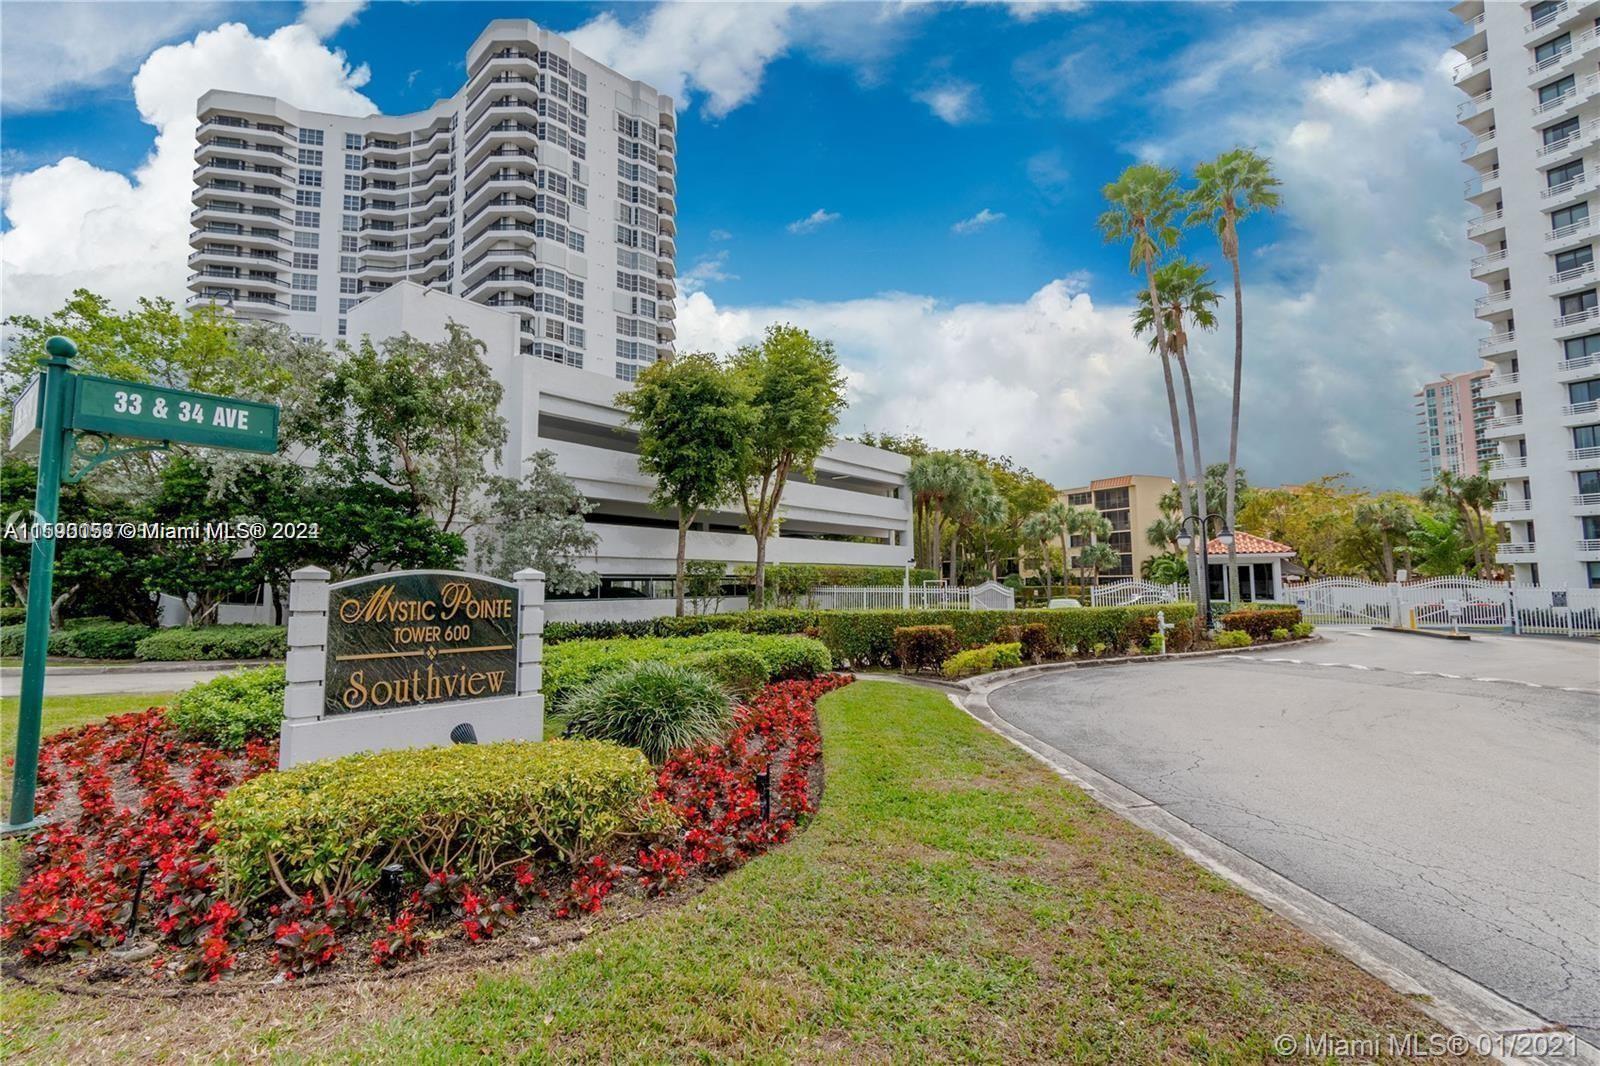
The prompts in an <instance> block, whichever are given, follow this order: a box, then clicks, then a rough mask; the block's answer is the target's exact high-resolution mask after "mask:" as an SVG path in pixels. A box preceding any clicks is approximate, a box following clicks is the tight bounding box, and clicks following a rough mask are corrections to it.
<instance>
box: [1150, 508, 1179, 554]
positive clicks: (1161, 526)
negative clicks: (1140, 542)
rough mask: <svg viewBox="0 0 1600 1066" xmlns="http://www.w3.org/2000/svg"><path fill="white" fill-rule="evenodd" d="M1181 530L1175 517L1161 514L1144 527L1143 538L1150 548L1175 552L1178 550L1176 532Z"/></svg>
mask: <svg viewBox="0 0 1600 1066" xmlns="http://www.w3.org/2000/svg"><path fill="white" fill-rule="evenodd" d="M1181 532H1182V529H1181V528H1180V527H1179V525H1178V520H1177V518H1175V517H1173V516H1172V515H1162V516H1161V517H1160V518H1157V519H1156V520H1155V521H1153V522H1151V523H1150V524H1149V525H1148V526H1146V527H1145V530H1144V539H1145V543H1146V544H1149V545H1150V547H1152V548H1160V549H1162V550H1163V551H1172V552H1175V551H1177V550H1178V534H1179V533H1181Z"/></svg>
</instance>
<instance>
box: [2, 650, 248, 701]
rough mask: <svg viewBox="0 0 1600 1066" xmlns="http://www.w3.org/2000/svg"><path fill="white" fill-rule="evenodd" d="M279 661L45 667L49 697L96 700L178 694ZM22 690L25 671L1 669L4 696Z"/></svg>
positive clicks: (98, 664)
mask: <svg viewBox="0 0 1600 1066" xmlns="http://www.w3.org/2000/svg"><path fill="white" fill-rule="evenodd" d="M272 661H275V660H266V659H253V660H244V661H238V660H229V661H211V662H189V663H140V662H130V663H95V664H84V665H71V666H69V665H65V664H63V663H60V662H52V663H50V664H49V665H48V666H46V667H45V675H44V677H45V681H44V691H45V695H46V696H94V695H99V694H101V693H111V694H116V693H121V692H128V693H136V692H177V691H181V690H182V689H186V688H188V687H189V686H191V685H195V684H198V683H200V682H201V681H208V680H210V679H211V678H213V677H215V676H216V675H217V674H219V673H221V672H222V671H224V670H235V669H239V668H241V667H246V666H266V665H268V664H269V662H272ZM21 686H22V671H21V670H20V669H18V668H17V667H14V666H7V667H5V668H4V669H0V696H15V695H17V692H18V690H19V689H20V688H21Z"/></svg>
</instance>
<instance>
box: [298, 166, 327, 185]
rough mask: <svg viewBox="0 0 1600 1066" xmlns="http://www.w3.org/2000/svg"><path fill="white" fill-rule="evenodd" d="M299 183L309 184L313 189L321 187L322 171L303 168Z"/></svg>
mask: <svg viewBox="0 0 1600 1066" xmlns="http://www.w3.org/2000/svg"><path fill="white" fill-rule="evenodd" d="M299 183H300V184H301V185H306V186H309V187H311V188H313V189H320V188H321V187H322V171H320V170H302V171H301V172H300V177H299Z"/></svg>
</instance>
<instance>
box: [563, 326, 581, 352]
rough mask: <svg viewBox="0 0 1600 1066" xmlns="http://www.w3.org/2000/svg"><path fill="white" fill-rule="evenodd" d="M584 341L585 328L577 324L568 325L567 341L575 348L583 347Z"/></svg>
mask: <svg viewBox="0 0 1600 1066" xmlns="http://www.w3.org/2000/svg"><path fill="white" fill-rule="evenodd" d="M583 341H584V335H583V330H581V329H579V328H578V327H577V326H568V327H567V343H568V344H570V345H572V346H573V347H574V348H582V347H583Z"/></svg>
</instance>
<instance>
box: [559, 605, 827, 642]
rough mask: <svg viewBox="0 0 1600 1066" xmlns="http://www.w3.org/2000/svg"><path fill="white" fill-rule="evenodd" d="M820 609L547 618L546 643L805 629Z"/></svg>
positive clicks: (810, 626) (811, 625) (812, 624)
mask: <svg viewBox="0 0 1600 1066" xmlns="http://www.w3.org/2000/svg"><path fill="white" fill-rule="evenodd" d="M820 615H821V612H820V611H807V610H771V611H737V612H732V613H728V614H695V615H685V616H684V617H682V618H672V617H667V618H637V619H632V620H629V621H618V622H546V623H545V626H544V642H545V645H546V646H549V645H552V644H562V643H565V642H566V641H569V640H610V639H613V638H615V637H693V636H699V635H701V634H703V633H719V632H723V631H733V632H736V633H805V632H807V631H808V630H815V629H816V625H817V619H818V617H820Z"/></svg>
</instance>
